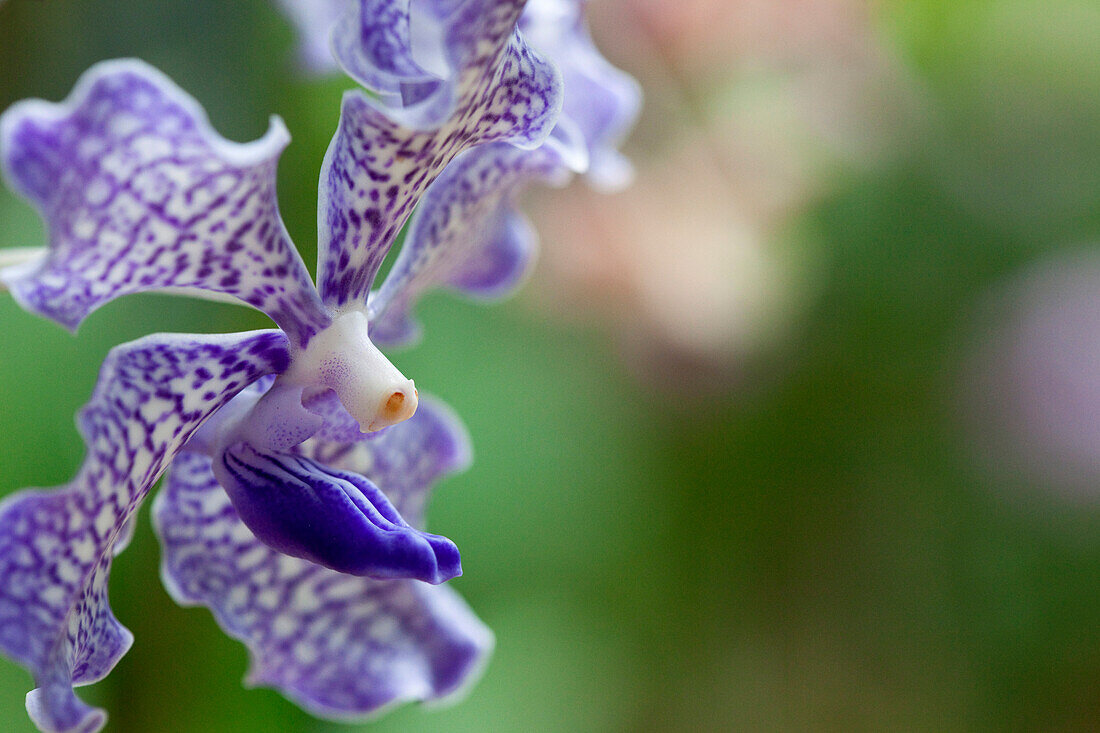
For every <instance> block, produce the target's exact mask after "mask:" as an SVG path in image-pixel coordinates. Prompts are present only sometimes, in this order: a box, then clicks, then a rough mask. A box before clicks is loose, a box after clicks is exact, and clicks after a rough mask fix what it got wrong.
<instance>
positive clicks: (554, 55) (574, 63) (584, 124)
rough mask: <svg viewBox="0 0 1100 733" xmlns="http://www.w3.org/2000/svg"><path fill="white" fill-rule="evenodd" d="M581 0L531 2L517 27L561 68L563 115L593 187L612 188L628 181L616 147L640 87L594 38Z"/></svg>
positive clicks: (628, 124)
mask: <svg viewBox="0 0 1100 733" xmlns="http://www.w3.org/2000/svg"><path fill="white" fill-rule="evenodd" d="M586 5H587V3H586V2H585V1H584V0H531V2H530V3H528V5H527V9H526V11H525V12H524V14H523V17H522V18H521V20H520V29H521V30H522V31H523V34H524V36H525V37H526V38H527V40H528V41H529V42H530V43H531V45H532V46H533V47H534V48H535V49H537V50H538V51H539V53H542V54H544V55H545V56H546V57H547V58H549V59H551V60H552V61H553V62H554V63H555V64H556V65H557V66H558V68H559V69H560V70H561V74H562V82H563V85H564V87H565V102H564V105H563V107H562V119H563V120H569V121H571V122H572V123H573V124H575V125H576V126H577V127H578V129H579V130H580V132H581V134H582V136H583V139H584V141H585V144H586V146H587V148H588V157H589V161H590V163H589V170H588V172H587V177H588V179H589V181H590V182H591V183H592V185H593V186H595V187H597V188H599V189H602V190H616V189H619V188H622V187H623V186H625V185H626V184H627V183H629V182H630V179H631V177H632V170H631V166H630V163H629V161H628V160H627V159H626V158H624V157H623V156H622V154H621V153H619V151H618V149H617V148H618V146H619V145H620V144H621V143H622V141H623V139H624V138H625V137H626V135H627V133H628V132H629V131H630V128H631V127H633V125H634V121H635V120H636V119H637V117H638V112H639V111H640V109H641V103H642V91H641V87H640V86H639V85H638V82H637V81H635V80H634V78H633V77H631V76H630V75H629V74H627V73H625V72H623V71H622V70H620V69H617V68H615V67H614V66H612V65H611V64H610V63H609V62H608V61H607V59H605V58H604V57H603V56H602V55H601V54H600V52H599V50H598V49H597V48H596V45H595V44H594V43H593V42H592V37H591V35H590V34H589V31H588V26H587V23H585V20H584V9H585V6H586Z"/></svg>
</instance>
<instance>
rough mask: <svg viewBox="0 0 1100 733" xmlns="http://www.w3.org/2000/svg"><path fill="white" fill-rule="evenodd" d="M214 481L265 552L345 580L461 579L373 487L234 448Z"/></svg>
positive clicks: (435, 542) (305, 463) (432, 538)
mask: <svg viewBox="0 0 1100 733" xmlns="http://www.w3.org/2000/svg"><path fill="white" fill-rule="evenodd" d="M214 474H215V476H216V477H217V479H218V481H219V483H220V484H221V485H222V486H223V487H224V488H225V491H226V493H227V494H228V495H229V499H230V501H232V502H233V506H234V508H235V509H236V510H237V514H238V515H239V516H240V518H241V520H242V521H243V522H244V523H245V525H246V526H247V527H248V528H249V529H250V530H252V532H253V533H254V534H255V535H256V537H257V538H258V539H260V540H261V541H262V542H263V543H264V544H266V545H267V546H269V547H271V548H272V549H275V550H277V551H279V552H282V553H284V554H286V555H290V556H292V557H299V558H303V559H306V560H310V561H311V562H315V563H317V564H318V565H323V566H325V567H328V568H332V569H333V570H337V571H339V572H342V573H348V574H350V575H363V576H368V577H371V578H415V579H417V580H422V581H425V582H428V583H442V582H444V581H446V580H450V579H451V578H453V577H455V576H457V575H460V574H461V572H462V570H461V565H460V563H459V556H458V548H457V547H455V545H454V543H453V542H451V541H450V540H448V539H447V538H445V537H440V536H438V535H433V534H428V533H426V532H421V531H419V530H416V529H413V528H412V527H410V526H409V524H408V523H407V522H406V521H405V520H404V519H402V518H401V515H400V514H398V513H397V510H396V509H394V507H393V505H392V504H390V502H389V500H387V499H386V495H385V494H384V493H382V491H381V490H379V489H378V487H376V486H375V485H374V484H372V483H371V482H370V481H368V480H367V479H365V478H363V477H362V476H360V475H359V474H356V473H352V472H349V471H339V470H334V469H330V468H327V467H326V466H323V465H321V464H320V463H317V462H316V461H313V460H311V459H309V458H306V457H304V456H301V455H290V454H286V453H266V452H262V451H259V450H256V449H255V448H253V447H252V446H251V445H249V444H248V443H236V444H234V445H231V446H229V447H228V448H227V449H226V450H225V451H224V452H222V453H221V454H220V455H219V456H218V458H217V460H216V461H215V462H214Z"/></svg>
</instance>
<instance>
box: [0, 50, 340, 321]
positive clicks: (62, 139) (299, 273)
mask: <svg viewBox="0 0 1100 733" xmlns="http://www.w3.org/2000/svg"><path fill="white" fill-rule="evenodd" d="M289 139H290V137H289V135H288V134H287V132H286V128H285V127H284V126H283V123H282V121H281V120H279V119H278V118H273V120H272V123H271V129H270V130H269V131H268V133H267V135H266V136H264V137H263V138H262V139H260V140H257V141H255V142H253V143H248V144H237V143H231V142H229V141H227V140H225V139H223V138H221V137H220V136H219V135H218V134H217V133H216V132H215V131H214V130H213V129H212V128H211V127H210V123H209V122H208V121H207V119H206V115H205V113H204V112H203V110H202V108H201V107H200V106H199V104H198V103H197V102H196V101H195V100H194V99H192V98H191V97H189V96H188V95H187V94H186V93H185V92H183V91H182V90H181V89H179V88H178V87H177V86H176V85H175V84H173V83H172V82H171V81H170V80H169V79H168V78H167V77H165V76H164V75H162V74H161V73H160V72H158V71H156V70H155V69H153V68H152V67H150V66H148V65H146V64H144V63H143V62H140V61H136V60H126V61H110V62H104V63H101V64H98V65H96V66H94V67H92V69H90V70H89V71H88V72H87V73H85V74H84V76H82V77H81V79H80V81H79V82H78V83H77V85H76V88H75V89H74V90H73V93H72V94H71V95H70V97H69V98H68V99H67V100H66V101H64V102H61V103H59V104H51V103H47V102H43V101H40V100H31V101H25V102H21V103H19V104H16V105H14V106H13V107H11V108H10V109H9V110H8V111H7V112H5V113H4V115H3V116H2V117H0V162H2V164H3V169H4V173H5V175H6V177H7V179H8V182H9V183H10V185H11V186H12V187H13V188H14V189H15V190H17V191H19V192H20V193H22V194H23V195H24V196H26V197H27V199H28V200H29V201H30V202H31V203H32V204H34V206H35V207H36V208H38V210H39V211H40V213H41V214H42V217H43V218H44V219H45V221H46V225H47V228H48V233H49V248H48V250H47V252H46V253H45V255H44V256H43V257H42V258H40V259H36V260H32V261H30V262H27V263H24V264H22V265H18V266H15V267H11V268H8V269H5V270H3V271H2V272H0V280H3V282H4V283H5V284H6V285H7V286H8V288H9V289H10V290H11V292H12V295H13V296H14V297H15V298H16V299H17V300H18V301H19V302H20V304H22V305H23V306H24V307H25V308H27V309H29V310H32V311H34V312H36V313H39V314H41V315H44V316H47V317H49V318H53V319H54V320H56V321H58V322H60V323H62V324H63V325H65V326H68V327H70V328H75V327H76V326H77V325H78V324H79V323H80V322H81V321H82V320H83V319H84V318H85V317H86V316H87V315H88V314H89V313H90V312H92V311H93V310H95V309H96V308H98V307H99V306H101V305H103V304H104V303H106V302H107V301H109V300H111V299H112V298H115V297H118V296H121V295H125V294H127V293H135V292H140V291H146V290H154V289H157V288H165V287H174V288H180V287H189V288H201V289H205V290H210V291H214V292H218V293H225V294H228V295H232V296H235V297H237V298H240V299H241V300H243V301H245V302H246V303H248V304H250V305H252V306H254V307H256V308H259V309H260V310H262V311H264V312H265V313H267V314H268V315H270V316H271V317H272V319H274V320H275V322H276V323H278V324H279V326H280V327H281V328H283V329H284V330H285V331H287V332H288V333H291V334H295V335H298V336H299V338H300V339H302V340H308V338H309V336H310V335H311V334H312V333H313V332H315V331H317V330H320V329H321V328H324V326H325V325H327V323H328V315H327V313H326V312H325V311H324V308H323V306H322V305H321V303H320V301H319V299H318V297H317V294H316V292H315V290H314V288H313V285H312V282H311V280H310V278H309V274H308V272H307V271H306V268H305V266H304V264H303V263H302V260H301V258H300V257H299V255H298V252H297V250H296V249H295V248H294V245H293V244H292V243H291V242H290V240H289V238H288V237H287V234H286V230H285V228H284V227H283V223H282V220H281V219H280V217H279V211H278V205H277V202H276V191H275V167H276V164H277V161H278V157H279V154H280V153H281V152H282V149H283V148H284V147H285V146H286V144H287V142H288V141H289Z"/></svg>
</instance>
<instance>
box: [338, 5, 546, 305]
mask: <svg viewBox="0 0 1100 733" xmlns="http://www.w3.org/2000/svg"><path fill="white" fill-rule="evenodd" d="M437 4H438V5H440V6H441V5H443V3H442V2H441V0H437ZM452 4H454V3H452ZM457 5H458V7H457V9H455V10H454V11H453V12H452V13H451V14H450V15H448V17H447V18H446V21H445V22H446V24H447V26H446V27H447V32H446V34H445V37H446V39H447V42H448V44H449V45H448V46H447V48H449V49H452V56H451V57H452V58H454V59H457V62H456V63H457V67H456V68H457V69H458V70H457V71H456V73H455V74H454V76H453V78H452V79H448V80H445V81H444V82H441V83H440V85H439V87H438V89H437V90H435V91H434V92H432V93H431V94H430V95H429V96H428V97H426V98H425V99H423V100H421V101H420V102H418V103H417V104H415V105H412V106H410V107H403V108H397V109H386V110H385V111H384V112H383V111H382V109H381V107H380V105H381V103H380V102H378V101H377V100H372V99H370V98H368V97H367V96H366V95H364V94H362V93H359V92H350V93H348V94H347V95H345V97H344V104H343V108H342V111H341V118H340V127H339V129H338V131H337V133H336V136H335V137H334V138H333V141H332V144H331V145H330V146H329V150H328V153H327V155H326V157H325V162H324V165H323V167H322V170H321V182H320V195H319V204H320V210H319V212H318V217H319V226H318V230H319V239H320V242H319V245H320V246H319V254H318V267H317V269H318V282H319V287H320V291H321V295H322V298H323V299H324V301H325V303H327V304H328V305H330V306H333V307H342V306H344V305H345V304H348V303H355V302H360V303H365V299H366V297H367V293H368V292H369V291H370V287H371V284H372V283H373V282H374V277H375V275H376V273H377V272H378V267H379V265H380V264H381V262H382V260H383V259H384V258H385V256H386V254H387V252H389V248H390V247H391V246H392V244H393V240H394V237H395V236H396V235H397V232H398V231H399V230H400V229H401V227H402V226H403V225H404V223H405V220H406V219H407V218H408V216H409V214H410V212H411V211H412V208H413V206H414V205H415V204H416V202H417V200H418V199H419V198H420V196H421V194H422V193H423V192H424V191H425V189H427V187H428V186H429V185H430V184H431V182H432V181H433V180H435V178H436V176H438V175H439V173H440V172H441V171H442V170H443V168H444V167H445V166H446V165H447V163H449V162H450V161H451V160H452V159H453V158H454V157H455V156H456V155H458V154H459V153H460V152H462V151H463V150H465V149H467V148H469V147H472V146H474V145H478V144H482V143H488V142H495V141H508V142H511V143H513V144H516V145H519V146H521V147H524V148H532V147H537V146H538V145H539V144H541V143H542V141H543V140H544V139H545V138H546V136H547V135H549V134H550V131H551V129H552V128H553V126H554V123H555V120H556V118H557V114H558V111H559V110H560V108H561V101H562V98H561V84H560V79H559V77H558V73H557V71H556V70H555V69H554V68H553V67H552V66H550V65H548V64H546V63H545V62H544V61H543V60H542V59H541V58H539V57H538V56H537V55H536V54H535V53H534V52H533V51H532V50H531V49H530V48H528V47H527V45H526V43H525V42H524V41H523V38H522V37H521V36H520V35H519V33H518V32H517V31H515V30H514V26H515V19H516V17H518V15H519V11H520V10H521V9H522V5H523V4H522V2H518V1H517V0H507V1H503V0H466V1H465V2H462V3H458V4H457Z"/></svg>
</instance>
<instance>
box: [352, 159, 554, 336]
mask: <svg viewBox="0 0 1100 733" xmlns="http://www.w3.org/2000/svg"><path fill="white" fill-rule="evenodd" d="M568 179H569V170H568V167H567V166H566V165H565V163H564V160H563V158H562V157H561V156H560V155H559V154H558V151H557V150H556V149H555V148H553V147H551V146H549V145H544V146H543V147H541V148H538V149H536V150H520V149H519V148H516V147H514V146H512V145H508V144H506V143H494V144H491V145H482V146H479V147H476V148H474V149H472V150H468V151H466V152H465V153H463V154H462V155H460V156H459V157H458V158H457V159H455V161H454V162H453V163H452V164H451V165H450V166H448V167H447V169H446V170H445V171H444V172H443V174H442V175H440V176H439V178H437V179H436V181H435V182H434V183H433V184H432V186H431V188H429V189H428V191H427V193H426V194H425V195H424V199H423V201H422V202H421V204H420V207H419V208H418V209H417V212H416V215H415V217H414V218H413V221H412V223H411V224H410V225H409V232H408V235H407V236H406V238H405V244H404V246H403V248H402V250H401V253H400V255H399V256H398V258H397V260H396V261H395V262H394V265H393V268H392V269H391V270H390V272H389V275H388V276H387V277H386V280H385V282H384V283H383V284H382V287H381V288H380V289H379V290H378V292H377V293H374V294H372V295H371V299H370V318H371V337H372V338H373V339H374V341H375V342H376V343H379V344H383V345H400V344H405V343H408V342H409V341H411V340H412V339H414V338H415V337H416V335H417V334H418V332H419V327H418V326H417V325H416V324H415V322H413V321H412V319H411V314H410V311H411V309H412V307H413V305H414V303H415V302H416V299H417V298H418V297H419V296H420V295H421V294H423V293H424V292H425V291H427V290H430V289H431V288H435V287H439V286H448V287H451V288H454V289H458V290H460V291H463V292H465V293H468V294H471V295H473V296H475V297H479V298H486V299H487V298H499V297H503V296H506V295H508V294H509V293H511V292H512V291H513V290H514V289H515V288H516V287H517V286H518V285H519V284H520V283H521V282H522V280H523V278H524V276H525V275H526V273H527V272H528V269H529V266H530V265H531V263H532V260H533V256H534V250H535V248H536V236H535V233H534V230H533V229H532V228H531V226H530V225H529V224H528V223H527V221H526V219H524V218H523V217H522V215H520V214H519V213H518V212H517V211H515V210H514V203H515V198H516V197H517V196H518V195H519V193H520V192H521V191H522V189H523V187H524V186H525V185H526V184H528V183H530V182H532V181H536V180H541V181H544V182H547V183H551V184H555V185H561V184H564V183H565V182H566V181H567V180H568Z"/></svg>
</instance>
